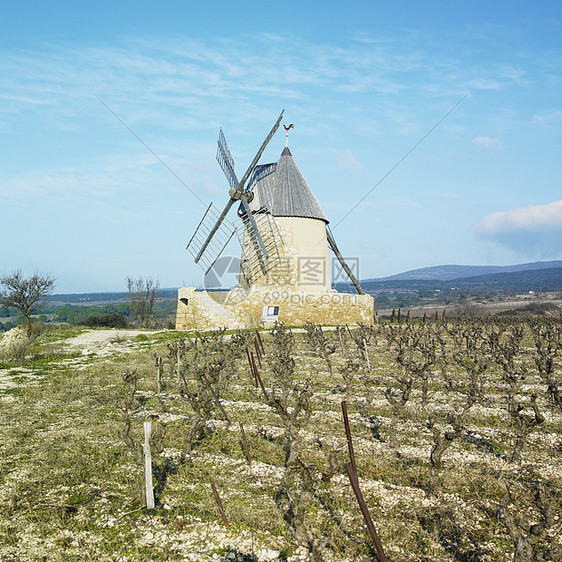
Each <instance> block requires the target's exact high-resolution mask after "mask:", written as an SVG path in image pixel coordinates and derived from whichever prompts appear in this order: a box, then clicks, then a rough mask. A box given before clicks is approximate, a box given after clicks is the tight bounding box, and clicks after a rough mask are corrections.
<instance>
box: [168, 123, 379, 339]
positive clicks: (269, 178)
mask: <svg viewBox="0 0 562 562" xmlns="http://www.w3.org/2000/svg"><path fill="white" fill-rule="evenodd" d="M282 116H283V112H282V113H281V115H280V116H279V119H278V120H277V122H276V124H275V125H274V127H273V129H272V130H271V132H270V133H269V135H268V137H267V138H266V140H265V141H264V143H263V144H262V146H261V148H260V150H259V151H258V154H257V155H256V157H255V158H254V160H253V161H252V164H251V165H250V168H248V170H247V171H246V173H245V174H244V176H243V178H242V180H240V181H238V179H237V177H236V174H235V172H234V161H233V160H232V156H231V155H230V151H229V150H228V146H227V144H226V140H225V139H224V135H223V133H222V130H221V132H220V135H219V142H218V151H217V160H218V161H219V164H220V165H221V168H222V169H223V171H224V173H225V175H226V177H227V179H228V180H229V183H230V191H229V195H230V200H229V201H228V203H227V205H226V207H225V209H224V210H223V212H222V213H220V214H219V213H218V212H217V211H216V210H215V208H214V207H213V205H212V204H211V205H210V206H209V208H208V209H207V212H206V213H205V215H204V217H203V219H202V220H201V222H200V224H199V226H198V227H197V229H196V231H195V233H194V235H193V237H192V238H191V240H190V242H189V244H188V246H187V247H188V249H189V250H190V252H191V253H192V254H193V256H194V258H195V261H196V263H200V265H202V266H203V268H204V269H205V270H206V272H207V273H208V272H209V271H212V269H213V266H214V265H215V264H216V263H217V260H218V258H219V256H220V255H221V253H222V252H223V250H224V248H225V247H226V245H227V244H228V242H229V241H230V240H231V239H232V238H233V236H234V235H237V236H238V238H239V241H240V245H241V259H240V274H239V286H238V287H237V288H235V289H234V290H233V291H231V292H229V293H227V294H225V295H219V294H217V293H213V294H212V297H213V298H212V299H211V298H209V295H208V294H207V293H202V292H197V291H195V289H194V288H183V289H180V294H179V301H178V314H177V320H176V327H177V328H178V329H190V328H208V327H216V326H217V325H219V326H223V325H224V326H228V327H241V326H250V327H253V326H254V325H255V324H256V323H259V320H260V319H262V320H263V319H265V320H277V319H279V320H280V321H283V322H285V323H288V324H291V325H302V324H304V323H305V322H306V321H307V320H312V321H314V322H317V323H324V324H341V323H347V324H350V323H354V322H367V323H369V322H371V321H372V318H373V299H372V298H371V297H370V296H368V295H365V294H364V292H363V290H362V289H361V287H360V285H359V282H358V281H357V279H356V278H355V276H354V275H353V273H352V272H351V270H350V268H349V267H348V265H347V263H346V262H345V260H344V258H343V256H342V255H341V253H340V252H339V250H338V248H337V245H336V243H335V240H334V238H333V236H332V234H331V232H330V230H329V227H328V223H329V221H328V218H327V217H326V214H325V213H324V211H323V210H322V207H321V206H320V204H319V202H318V200H317V199H316V197H315V195H314V193H313V192H312V189H311V188H310V186H309V185H308V183H307V181H306V179H305V178H304V176H303V174H302V172H301V171H300V169H299V167H298V166H297V164H296V162H295V160H294V158H293V156H292V154H291V151H290V150H289V147H288V130H289V129H290V128H291V127H292V125H290V126H289V127H285V129H286V131H287V133H286V142H285V148H284V150H283V152H282V153H281V156H280V158H279V160H278V161H277V162H275V163H270V164H263V165H259V164H258V161H259V158H260V157H261V154H262V153H263V150H264V149H265V146H266V145H267V143H268V142H269V140H270V139H271V138H272V137H273V135H274V134H275V132H276V130H277V128H278V126H279V124H280V122H281V118H282ZM238 201H239V203H240V204H239V208H238V213H237V225H234V224H233V223H230V222H229V221H228V220H226V215H227V214H228V212H229V210H230V208H231V207H232V206H233V205H234V203H236V202H238ZM329 248H331V249H332V250H333V252H334V254H335V255H336V257H337V259H338V261H339V267H341V268H342V269H343V270H344V271H345V272H346V273H347V274H348V276H349V277H350V279H351V281H352V282H353V283H354V285H355V287H356V289H357V293H358V294H356V295H350V294H347V293H337V292H336V291H334V290H333V289H331V275H330V256H329ZM219 303H220V304H219Z"/></svg>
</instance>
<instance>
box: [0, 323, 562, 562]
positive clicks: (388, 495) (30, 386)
mask: <svg viewBox="0 0 562 562" xmlns="http://www.w3.org/2000/svg"><path fill="white" fill-rule="evenodd" d="M396 329H397V330H398V332H397V333H400V331H401V330H403V329H404V327H403V326H402V327H397V328H396ZM526 330H527V331H526V332H525V339H524V344H523V346H522V348H521V350H520V352H519V354H518V357H517V360H518V361H523V362H525V364H526V365H527V366H528V372H527V376H526V377H525V378H524V380H523V381H522V382H521V385H520V386H519V387H518V388H517V396H519V398H520V400H522V401H524V400H526V399H528V397H529V396H531V394H532V393H536V395H537V403H538V405H539V408H540V410H541V412H542V413H543V415H544V418H545V421H544V423H542V424H540V425H537V426H536V427H533V428H532V430H531V431H530V434H529V436H528V438H527V442H526V444H525V447H524V448H523V450H522V452H521V458H520V460H519V461H518V462H512V461H511V460H510V458H511V452H512V449H513V444H514V441H515V437H516V427H515V426H514V424H513V419H512V418H511V417H510V415H509V411H508V407H507V402H506V400H507V396H508V394H509V392H508V390H509V389H508V388H507V386H506V382H505V379H504V378H502V370H501V368H500V367H499V366H498V365H496V364H494V363H493V362H491V363H490V365H489V367H488V369H487V370H486V372H485V377H484V390H485V392H484V399H483V400H479V401H478V402H477V403H475V404H474V405H473V406H472V407H471V408H470V410H469V411H468V413H467V415H466V416H465V418H464V420H463V430H462V435H461V436H460V437H458V438H455V439H454V440H452V442H451V444H450V446H449V448H447V449H446V451H445V452H444V454H443V457H442V462H443V467H442V468H440V469H439V470H436V469H435V467H433V468H432V466H431V462H430V452H431V450H432V447H433V445H434V442H433V434H432V431H431V430H430V428H429V427H428V425H427V419H428V415H429V414H430V413H431V412H435V413H436V421H435V424H436V427H439V428H440V429H441V430H442V431H443V432H446V431H447V428H448V425H447V424H448V421H449V418H448V417H447V416H448V415H449V414H450V413H451V412H455V411H458V410H459V408H462V406H463V404H464V403H465V401H466V392H465V390H463V388H464V387H463V388H461V387H458V386H457V387H455V388H452V387H451V384H450V381H451V378H452V379H454V380H455V381H459V383H460V382H463V381H464V380H465V379H466V378H467V373H466V371H465V370H463V369H461V368H460V367H459V366H458V365H456V364H455V363H454V362H453V361H449V362H448V363H446V365H445V366H443V365H435V366H433V367H432V371H431V373H432V374H431V377H430V378H429V388H428V402H427V404H423V403H422V389H421V382H420V381H419V380H417V379H416V382H415V384H414V387H413V390H412V393H411V397H410V398H409V400H408V402H407V404H406V406H405V408H404V409H403V411H402V412H401V413H400V415H393V414H392V410H391V406H390V404H389V403H388V401H387V399H386V398H385V390H386V389H387V388H388V387H389V385H390V386H392V385H393V384H395V383H396V377H397V376H398V375H399V374H400V373H402V372H403V371H401V369H403V367H402V366H401V365H399V364H398V363H397V362H396V357H397V353H396V348H395V346H394V345H393V344H392V341H393V338H394V337H396V334H394V335H391V334H390V333H389V332H388V327H387V326H379V327H377V328H376V330H374V331H373V333H372V334H371V335H373V334H374V337H372V338H371V339H370V340H369V342H368V343H367V344H366V347H367V350H368V354H369V364H370V369H368V368H367V366H366V365H367V363H366V357H365V354H364V352H362V351H361V349H360V346H359V344H355V343H354V342H353V341H352V338H351V335H349V334H348V335H345V336H343V338H344V339H343V340H342V334H341V333H340V334H337V333H336V332H330V333H325V337H326V338H328V339H329V343H330V345H332V344H333V345H334V346H335V352H334V353H331V354H330V362H331V365H330V368H331V370H332V373H333V374H332V375H330V374H329V372H328V365H327V362H326V360H325V357H323V356H322V353H321V352H319V351H318V349H319V348H318V347H316V351H315V350H313V349H311V347H310V345H309V343H308V341H307V339H306V337H305V334H295V339H294V348H293V351H292V356H293V357H294V358H295V371H294V376H293V378H292V379H291V377H288V378H287V380H286V381H284V382H283V384H281V383H280V382H279V376H280V375H279V369H280V367H279V364H274V362H273V361H272V360H271V358H272V357H273V356H274V352H273V345H272V337H271V336H270V335H267V334H262V337H263V340H264V345H265V351H266V354H265V355H266V356H265V357H264V358H263V360H264V364H263V366H262V368H261V369H260V373H261V375H262V378H263V382H264V385H265V387H266V390H267V391H268V392H269V393H270V398H271V396H272V395H273V390H274V388H277V389H278V392H279V393H281V392H282V387H283V385H285V386H287V385H289V386H290V385H291V384H292V385H293V387H291V388H292V389H293V390H291V389H290V388H289V390H287V392H288V393H287V395H286V404H285V405H286V406H287V408H288V409H287V410H286V413H284V414H283V415H285V416H289V417H290V413H291V411H292V410H291V408H293V407H294V406H295V405H296V404H297V400H298V392H301V391H302V386H299V385H302V383H303V382H304V381H308V384H309V387H308V388H309V389H310V392H311V398H310V406H309V409H310V411H309V412H308V414H309V415H308V417H307V416H305V417H304V418H302V419H299V424H300V426H299V430H298V436H297V441H294V440H293V441H291V439H293V438H294V436H292V437H291V436H288V435H287V423H288V421H287V419H289V418H287V417H286V418H283V417H282V416H281V414H280V413H279V412H280V410H279V409H277V410H276V409H275V408H274V407H271V405H268V403H267V402H266V400H265V398H264V396H263V394H262V391H261V389H260V388H256V386H255V385H254V381H253V378H252V377H251V376H250V371H249V368H248V363H247V359H246V355H245V351H244V345H243V343H244V342H243V341H242V340H240V337H238V340H239V341H237V342H236V345H232V346H230V347H229V343H228V338H225V339H224V342H223V344H221V345H223V347H222V348H217V349H218V351H216V352H210V354H211V355H212V354H213V353H224V354H225V357H226V361H225V362H224V364H223V363H222V362H221V363H220V369H221V370H220V374H218V373H217V372H215V371H213V373H214V375H213V376H215V375H216V380H217V383H216V384H217V386H216V388H217V389H218V390H219V391H220V399H221V404H222V407H223V408H224V410H225V412H226V413H227V415H228V418H229V419H230V420H231V423H230V424H228V423H227V422H226V421H225V419H224V416H223V414H222V413H221V410H220V408H219V407H218V406H217V405H216V404H214V403H213V399H212V395H206V397H205V400H206V403H208V404H211V406H210V411H209V412H208V416H207V417H206V419H205V422H204V424H203V426H202V429H201V431H199V432H198V435H197V439H196V440H195V441H194V443H193V448H192V451H191V453H190V454H189V455H185V454H184V452H183V451H184V445H185V438H186V433H187V432H188V429H189V424H190V421H191V420H193V409H192V407H191V406H190V404H192V403H193V402H190V400H188V399H186V396H182V392H184V393H185V391H186V388H187V386H188V387H189V388H190V389H191V391H194V389H197V388H198V387H197V386H196V385H195V382H196V381H195V378H196V377H197V376H199V375H197V374H196V373H201V372H206V373H207V375H206V376H209V371H205V368H206V367H205V365H206V363H205V361H203V360H202V359H201V358H199V359H198V360H197V361H199V363H197V369H198V370H197V369H195V367H194V365H193V363H190V362H191V361H192V358H193V350H192V351H188V352H186V354H185V355H184V356H183V357H182V358H181V362H182V365H181V369H182V372H183V374H184V376H185V377H186V380H185V381H182V382H180V379H179V378H178V376H177V372H176V369H177V354H176V355H175V356H172V355H170V351H169V350H170V346H168V345H167V344H168V343H169V342H170V341H174V337H175V334H173V333H170V334H168V335H162V334H155V335H152V334H151V335H150V336H148V337H146V338H145V337H142V338H137V339H136V340H134V339H133V340H130V339H124V338H122V339H119V340H118V341H114V342H112V343H111V345H107V346H100V347H99V348H95V349H92V350H89V353H88V355H81V354H80V355H78V354H71V356H68V355H63V344H62V343H57V344H55V343H53V342H56V341H57V339H59V338H61V339H63V338H64V337H68V336H69V335H71V334H59V335H58V336H57V335H56V334H53V333H51V334H49V335H48V336H45V337H44V339H43V340H41V339H40V340H38V341H37V342H36V343H35V344H34V353H35V355H36V356H38V357H39V356H41V353H42V352H44V353H45V354H46V355H45V357H47V355H48V357H49V360H43V361H41V360H35V361H32V362H31V363H29V362H28V363H27V364H26V365H25V366H24V367H18V369H20V371H17V369H16V368H15V367H10V366H7V365H3V367H5V368H3V369H2V370H1V371H0V375H1V376H2V377H3V378H4V379H9V380H11V381H12V382H13V384H11V385H9V386H5V387H4V390H3V391H1V393H0V401H1V410H0V431H1V434H0V558H1V559H2V560H8V561H10V560H13V561H16V560H17V561H19V560H84V559H99V560H216V559H219V560H278V559H279V560H283V559H290V560H307V559H309V557H310V556H311V554H310V553H309V548H308V547H307V546H306V544H304V542H303V540H302V536H301V535H299V533H298V532H296V531H295V528H297V530H298V529H301V531H302V530H303V529H304V530H305V531H306V532H307V533H308V535H309V537H310V540H311V541H316V544H317V545H319V556H320V558H318V559H324V560H363V559H364V557H373V556H374V551H373V549H372V545H371V543H370V540H369V538H368V535H367V533H366V531H365V529H364V524H363V520H362V517H361V513H360V511H359V509H358V506H357V503H356V501H355V498H354V496H353V492H352V490H351V487H350V486H349V482H348V479H347V476H346V474H345V470H344V469H343V463H344V461H346V460H347V445H346V439H345V432H344V426H343V423H342V417H341V401H342V400H344V399H347V402H348V409H349V412H350V422H351V429H352V433H353V438H354V446H355V452H356V456H357V465H358V472H359V478H360V485H361V488H362V490H363V494H364V495H365V498H366V501H367V504H368V506H369V508H370V511H371V514H372V516H373V519H374V521H375V525H376V527H377V529H378V531H379V533H380V536H381V541H382V544H383V545H384V547H385V550H386V553H387V556H388V558H389V559H390V560H392V561H417V560H419V561H422V560H423V561H430V560H451V561H470V560H509V559H512V558H513V556H514V551H515V547H514V544H515V543H514V539H513V538H512V536H510V529H509V526H508V525H507V524H506V523H504V521H507V520H505V519H503V520H502V519H501V517H498V509H499V508H502V509H505V510H506V512H507V513H509V514H512V515H513V516H514V517H518V518H519V519H520V520H521V532H522V533H523V536H525V537H527V536H529V529H528V527H529V526H530V525H532V524H535V523H537V522H540V521H541V520H542V519H544V518H545V517H544V514H543V512H544V506H545V505H546V504H548V506H549V509H550V512H549V513H550V514H549V521H548V525H547V526H546V527H547V528H546V529H545V532H544V533H543V534H542V535H541V536H540V537H539V539H538V542H537V543H536V545H535V547H537V548H543V549H545V548H549V547H550V548H552V547H555V546H556V545H560V544H562V538H561V537H560V531H561V529H562V528H561V523H562V522H561V520H560V500H559V498H560V497H561V496H562V494H560V492H561V490H560V488H561V485H560V484H561V476H562V463H561V462H560V459H561V455H562V435H561V433H562V432H561V430H562V412H561V410H560V409H559V408H557V407H554V406H552V405H551V404H550V403H549V401H548V397H547V392H546V386H545V383H544V382H543V379H541V377H540V376H539V375H538V373H537V372H536V370H535V369H534V367H533V363H532V359H531V354H532V350H533V342H532V339H531V337H530V333H529V332H528V329H526ZM375 332H376V333H375ZM354 333H355V332H354ZM252 337H253V336H252V335H248V341H251V340H252ZM342 343H343V344H344V345H343V347H342ZM206 345H207V347H208V348H209V349H211V348H213V345H214V344H212V345H210V344H206ZM57 346H58V347H57ZM252 349H253V350H254V351H255V348H252ZM445 349H446V352H447V353H450V352H451V350H453V349H454V345H453V343H452V341H451V339H450V337H449V336H447V338H446V341H445ZM221 350H222V351H221ZM155 354H156V355H159V356H161V357H163V358H164V388H163V390H162V392H161V393H160V394H157V393H156V388H157V381H156V367H155V359H154V355H155ZM350 354H354V358H353V361H355V363H353V364H356V365H358V366H359V368H358V370H357V373H356V374H355V376H353V377H352V378H351V379H350V377H349V364H350ZM268 358H269V359H268ZM28 359H29V357H28ZM211 359H212V358H211ZM212 361H214V362H213V363H212V368H215V369H217V368H218V367H217V364H218V363H217V357H215V358H214V359H212ZM559 361H560V358H559V357H557V359H556V371H555V373H556V374H557V376H558V377H559V378H560V363H559ZM276 365H277V366H276ZM346 365H347V367H346ZM22 368H23V369H25V373H23V374H22V372H21V369H22ZM209 368H211V367H209ZM127 369H129V370H130V371H132V370H136V371H137V372H138V375H139V377H138V389H137V390H136V392H135V393H134V400H133V401H132V402H131V403H130V405H129V408H128V411H127V412H125V411H124V404H125V403H126V396H127V395H129V396H130V391H131V389H130V386H128V383H127V382H126V381H124V379H123V376H124V374H125V372H126V370H127ZM18 373H19V374H18ZM24 375H25V376H24ZM344 376H345V378H344ZM190 377H191V379H190ZM194 377H195V378H194ZM190 380H192V381H193V384H191V383H190V382H189V381H190ZM287 381H288V382H287ZM186 384H187V386H186ZM182 388H183V391H182ZM299 389H300V390H299ZM289 391H291V392H292V394H291V392H289ZM279 396H281V394H279ZM191 400H193V397H191ZM283 400H285V398H283ZM213 404H214V405H213ZM126 416H129V418H130V422H131V430H130V436H131V438H132V441H133V446H131V445H130V444H127V443H126V442H125V440H124V435H123V432H124V427H125V425H126ZM149 418H150V419H152V420H153V425H154V427H155V429H156V430H158V436H157V438H155V439H154V440H153V443H152V446H153V450H154V451H155V454H154V455H153V457H154V468H153V480H154V486H155V491H156V501H157V507H156V509H155V510H153V511H150V512H149V511H147V510H146V509H144V508H143V498H142V482H143V477H142V466H143V465H142V458H141V449H140V444H141V443H142V442H143V439H144V438H143V434H142V430H143V429H142V428H143V421H144V420H145V419H149ZM239 422H241V423H242V424H243V426H244V429H245V433H246V436H247V439H248V445H249V450H250V454H251V457H252V465H251V466H248V463H247V462H246V457H245V454H244V450H243V447H242V443H241V435H240V430H239ZM391 424H394V428H393V431H394V432H395V434H396V436H397V440H398V444H397V446H396V447H391V446H390V444H389V439H388V438H389V433H390V429H391V427H390V426H391ZM291 447H292V449H291ZM289 450H292V451H293V452H295V451H296V454H297V457H298V463H299V464H298V467H299V468H294V467H293V465H290V466H289V468H291V467H293V468H291V470H294V471H296V472H295V474H294V478H289V477H288V472H287V470H289V469H288V468H287V462H288V461H287V451H289ZM158 451H161V452H158ZM331 451H332V452H333V451H336V452H337V454H336V455H335V461H334V456H333V455H332V461H333V464H334V466H335V473H334V474H333V475H332V476H331V478H326V479H324V480H323V479H322V474H323V473H324V474H326V473H327V472H329V470H328V469H329V468H330V466H331V465H330V452H331ZM289 464H290V463H289ZM294 466H296V465H294ZM211 479H212V480H213V481H214V482H215V484H216V486H217V489H218V491H219V494H220V496H221V499H222V502H223V505H224V508H225V511H226V516H227V519H228V522H229V524H230V528H226V527H225V526H224V525H223V524H222V522H221V518H220V515H219V511H218V508H217V505H216V504H215V501H214V498H213V494H212V490H211V487H210V480H211ZM539 488H540V490H542V492H541V493H542V496H541V497H540V498H538V496H537V494H536V493H535V492H534V490H537V489H539ZM287 492H289V493H292V492H294V493H296V494H297V495H298V494H301V495H302V498H305V497H306V502H305V505H304V504H303V505H301V504H299V501H301V500H300V499H299V497H297V498H296V499H295V500H294V502H293V504H291V505H292V506H293V508H292V509H293V510H294V509H301V508H302V514H301V515H302V519H303V521H302V525H301V526H300V527H299V525H298V524H297V525H296V524H295V521H294V514H293V513H292V512H291V510H289V511H288V510H287V505H288V504H287V503H286V502H285V503H283V497H286V494H287ZM284 494H285V496H284ZM302 501H303V502H304V501H305V500H304V499H303V500H302ZM541 502H542V503H541ZM284 506H285V507H284ZM541 509H542V511H541ZM502 513H503V512H502ZM541 518H542V519H541ZM295 525H296V526H295ZM526 526H527V528H526ZM297 535H299V536H297Z"/></svg>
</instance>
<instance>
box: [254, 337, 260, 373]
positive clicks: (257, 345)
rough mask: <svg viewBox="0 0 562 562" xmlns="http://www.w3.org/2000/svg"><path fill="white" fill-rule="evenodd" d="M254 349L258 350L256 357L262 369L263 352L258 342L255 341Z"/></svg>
mask: <svg viewBox="0 0 562 562" xmlns="http://www.w3.org/2000/svg"><path fill="white" fill-rule="evenodd" d="M254 347H255V348H256V357H257V358H258V363H259V366H260V369H261V350H260V346H259V344H258V340H254Z"/></svg>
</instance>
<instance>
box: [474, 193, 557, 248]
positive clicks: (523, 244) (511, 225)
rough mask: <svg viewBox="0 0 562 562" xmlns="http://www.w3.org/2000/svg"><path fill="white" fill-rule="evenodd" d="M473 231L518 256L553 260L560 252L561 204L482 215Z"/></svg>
mask: <svg viewBox="0 0 562 562" xmlns="http://www.w3.org/2000/svg"><path fill="white" fill-rule="evenodd" d="M474 230H475V232H476V233H477V234H478V235H479V236H481V237H482V238H486V239H488V240H492V241H495V242H498V243H499V244H502V245H504V246H507V247H509V248H511V249H513V250H515V251H517V252H519V253H522V254H527V255H538V256H551V257H555V256H556V255H559V254H560V253H561V252H562V200H560V201H554V202H552V203H548V204H546V205H530V206H528V207H522V208H520V209H512V210H510V211H500V212H497V213H492V214H490V215H486V216H485V217H484V218H483V219H482V220H481V221H480V222H479V223H477V224H476V225H475V226H474Z"/></svg>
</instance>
